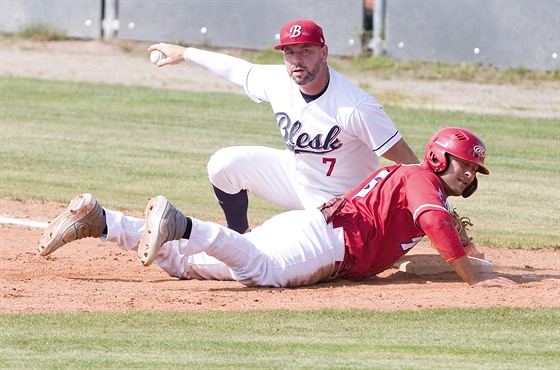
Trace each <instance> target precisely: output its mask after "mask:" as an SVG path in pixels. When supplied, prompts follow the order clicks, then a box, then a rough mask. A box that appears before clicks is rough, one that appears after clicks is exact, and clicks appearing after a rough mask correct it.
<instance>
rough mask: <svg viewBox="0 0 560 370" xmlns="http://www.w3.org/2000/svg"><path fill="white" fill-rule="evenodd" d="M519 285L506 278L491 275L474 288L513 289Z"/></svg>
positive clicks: (474, 285)
mask: <svg viewBox="0 0 560 370" xmlns="http://www.w3.org/2000/svg"><path fill="white" fill-rule="evenodd" d="M516 286H517V283H516V282H515V281H512V280H510V279H506V278H505V277H501V276H495V275H490V276H488V277H486V278H482V280H480V281H479V282H478V283H476V284H473V285H472V287H473V288H481V287H482V288H492V287H498V288H513V287H516Z"/></svg>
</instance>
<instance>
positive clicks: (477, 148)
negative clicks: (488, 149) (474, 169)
mask: <svg viewBox="0 0 560 370" xmlns="http://www.w3.org/2000/svg"><path fill="white" fill-rule="evenodd" d="M473 152H474V154H476V155H477V156H478V157H480V158H484V147H483V146H481V145H475V146H474V147H473Z"/></svg>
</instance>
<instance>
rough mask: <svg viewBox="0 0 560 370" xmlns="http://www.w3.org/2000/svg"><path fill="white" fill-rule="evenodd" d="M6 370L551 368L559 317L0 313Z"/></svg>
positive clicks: (512, 313)
mask: <svg viewBox="0 0 560 370" xmlns="http://www.w3.org/2000/svg"><path fill="white" fill-rule="evenodd" d="M0 319H1V320H2V322H3V325H2V326H3V328H2V332H1V333H0V367H2V368H116V367H126V368H132V367H143V368H179V367H180V368H192V367H196V368H287V369H291V368H325V369H327V368H328V369H341V368H363V369H365V368H368V369H388V368H393V369H396V368H400V369H454V368H457V369H552V368H554V367H555V366H557V365H558V361H560V344H559V343H560V325H559V323H560V310H558V309H542V308H541V309H533V310H526V309H513V308H495V309H477V310H473V309H438V310H417V311H399V312H375V311H367V310H338V311H337V310H322V311H314V312H288V311H249V312H204V313H201V312H198V313H194V312H191V313H126V312H125V313H118V314H110V313H71V314H67V313H61V314H48V315H38V314H21V315H19V314H18V315H0Z"/></svg>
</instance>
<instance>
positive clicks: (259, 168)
mask: <svg viewBox="0 0 560 370" xmlns="http://www.w3.org/2000/svg"><path fill="white" fill-rule="evenodd" d="M296 167H297V164H296V161H295V158H294V153H292V152H290V151H289V150H280V149H274V148H267V147H263V146H232V147H227V148H222V149H220V150H218V151H217V152H216V153H214V154H213V155H212V157H211V158H210V160H209V161H208V177H209V178H210V182H211V183H212V184H213V185H214V186H216V187H217V188H219V189H220V190H222V191H224V192H226V193H228V194H237V193H239V192H240V191H241V190H243V189H245V190H247V191H249V192H251V193H253V194H254V195H257V196H258V197H260V198H262V199H264V200H266V201H268V202H270V203H273V204H275V205H277V206H280V207H283V208H286V209H290V210H294V209H311V208H316V207H319V206H320V205H321V204H323V203H325V202H328V201H329V200H331V199H332V198H334V197H335V196H339V195H341V194H332V193H330V192H327V191H324V190H321V189H317V188H313V187H310V186H303V185H302V184H301V183H299V182H298V179H299V178H300V176H301V175H300V174H298V173H297V172H296ZM322 185H324V184H322Z"/></svg>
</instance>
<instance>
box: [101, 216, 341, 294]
mask: <svg viewBox="0 0 560 370" xmlns="http://www.w3.org/2000/svg"><path fill="white" fill-rule="evenodd" d="M105 212H106V220H107V228H108V234H107V235H106V236H103V237H102V238H101V240H103V241H109V242H113V243H116V244H117V245H118V246H119V247H120V248H121V249H124V250H136V249H137V244H138V241H139V240H140V238H141V236H142V232H143V231H144V224H145V222H144V220H143V219H139V218H135V217H130V216H125V215H124V214H122V213H120V212H116V211H111V210H108V209H105ZM192 220H193V227H192V232H191V235H190V238H189V239H188V240H186V239H181V240H175V241H170V242H166V243H164V244H163V246H162V247H161V248H160V250H159V251H158V253H157V254H156V256H155V258H154V263H155V264H157V265H158V266H159V267H161V268H162V269H163V270H164V271H166V272H167V273H168V274H169V275H171V276H174V277H178V278H180V279H204V280H237V281H239V282H240V283H242V284H244V285H247V286H271V287H298V286H305V285H311V284H315V283H318V282H321V281H328V280H330V279H331V277H332V276H333V274H334V273H336V268H337V264H336V262H339V261H342V260H343V258H344V251H345V247H344V236H343V230H342V228H337V229H334V228H333V227H332V223H331V224H327V223H326V222H325V220H324V218H323V214H322V213H321V212H320V211H319V210H317V209H311V210H300V211H289V212H285V213H282V214H280V215H277V216H275V217H273V218H271V219H270V220H268V221H266V222H264V223H263V224H262V225H261V226H258V227H256V228H254V229H253V230H252V231H251V232H250V233H247V234H239V233H237V232H235V231H233V230H230V229H228V228H226V227H224V226H221V225H218V224H215V223H212V222H204V221H200V220H197V219H194V218H193V219H192Z"/></svg>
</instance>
